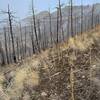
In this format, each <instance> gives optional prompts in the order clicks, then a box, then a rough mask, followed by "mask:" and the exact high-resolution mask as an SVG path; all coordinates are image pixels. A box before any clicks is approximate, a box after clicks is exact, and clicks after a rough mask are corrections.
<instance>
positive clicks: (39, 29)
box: [38, 19, 42, 49]
mask: <svg viewBox="0 0 100 100" xmlns="http://www.w3.org/2000/svg"><path fill="white" fill-rule="evenodd" d="M41 38H42V37H41V28H40V20H39V19H38V40H39V46H40V49H41Z"/></svg>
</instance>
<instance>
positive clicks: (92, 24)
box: [91, 5, 94, 29]
mask: <svg viewBox="0 0 100 100" xmlns="http://www.w3.org/2000/svg"><path fill="white" fill-rule="evenodd" d="M91 28H92V29H93V28H94V5H93V6H92V23H91Z"/></svg>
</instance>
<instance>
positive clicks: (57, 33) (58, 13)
mask: <svg viewBox="0 0 100 100" xmlns="http://www.w3.org/2000/svg"><path fill="white" fill-rule="evenodd" d="M58 42H59V8H57V40H56V43H57V44H58Z"/></svg>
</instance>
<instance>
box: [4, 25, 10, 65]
mask: <svg viewBox="0 0 100 100" xmlns="http://www.w3.org/2000/svg"><path fill="white" fill-rule="evenodd" d="M4 38H5V51H6V59H7V64H9V63H10V62H9V56H8V46H7V33H6V28H5V27H4Z"/></svg>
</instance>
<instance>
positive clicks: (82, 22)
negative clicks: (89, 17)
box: [81, 0, 83, 34]
mask: <svg viewBox="0 0 100 100" xmlns="http://www.w3.org/2000/svg"><path fill="white" fill-rule="evenodd" d="M82 1H83V0H81V34H82V33H83V2H82Z"/></svg>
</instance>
